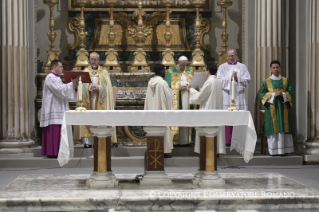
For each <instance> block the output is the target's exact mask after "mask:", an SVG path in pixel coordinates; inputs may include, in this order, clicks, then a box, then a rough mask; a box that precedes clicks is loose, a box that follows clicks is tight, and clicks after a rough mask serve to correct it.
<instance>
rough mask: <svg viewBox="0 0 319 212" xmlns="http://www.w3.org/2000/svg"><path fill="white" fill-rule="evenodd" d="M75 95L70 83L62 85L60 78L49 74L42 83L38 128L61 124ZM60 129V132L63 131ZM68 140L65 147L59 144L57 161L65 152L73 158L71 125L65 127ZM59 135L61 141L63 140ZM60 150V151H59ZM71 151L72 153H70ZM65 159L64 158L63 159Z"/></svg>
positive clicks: (75, 97) (74, 99) (75, 98)
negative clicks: (68, 143)
mask: <svg viewBox="0 0 319 212" xmlns="http://www.w3.org/2000/svg"><path fill="white" fill-rule="evenodd" d="M76 94H77V93H76V92H75V91H74V90H73V84H72V82H70V83H68V84H64V83H63V82H62V80H61V78H60V76H55V75H54V74H52V73H49V74H48V75H47V76H46V78H45V81H44V86H43V95H42V107H41V118H40V127H47V126H48V125H51V124H61V125H62V121H63V116H64V112H66V111H68V110H69V101H76V100H77V95H76ZM63 130H64V129H63V127H61V131H63ZM65 130H67V134H68V140H70V141H72V142H70V143H71V144H70V145H68V146H65V145H64V143H63V142H61V145H60V150H59V155H58V160H59V158H61V155H63V152H67V154H68V157H73V136H72V128H71V125H68V126H66V129H65ZM62 137H63V135H61V140H64V139H65V138H64V139H63V138H62ZM61 149H62V151H61ZM70 149H72V151H70ZM63 158H65V157H63Z"/></svg>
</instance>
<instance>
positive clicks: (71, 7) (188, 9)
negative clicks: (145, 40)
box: [68, 0, 213, 12]
mask: <svg viewBox="0 0 319 212" xmlns="http://www.w3.org/2000/svg"><path fill="white" fill-rule="evenodd" d="M212 4H213V1H212V0H206V5H205V6H203V7H202V8H200V9H199V11H200V12H211V11H212V7H213V6H212ZM155 7H156V11H160V12H165V11H166V8H165V7H164V6H161V7H159V6H152V7H151V6H145V7H143V11H145V12H154V8H155ZM136 9H137V7H133V6H125V7H115V8H114V12H124V11H125V12H133V11H135V10H136ZM68 11H79V12H80V11H81V9H80V7H78V6H76V5H74V0H68ZM84 11H95V12H102V11H109V7H108V6H103V5H96V6H95V7H93V6H91V7H86V8H84ZM171 11H172V12H196V8H195V7H192V6H181V5H180V6H172V7H171Z"/></svg>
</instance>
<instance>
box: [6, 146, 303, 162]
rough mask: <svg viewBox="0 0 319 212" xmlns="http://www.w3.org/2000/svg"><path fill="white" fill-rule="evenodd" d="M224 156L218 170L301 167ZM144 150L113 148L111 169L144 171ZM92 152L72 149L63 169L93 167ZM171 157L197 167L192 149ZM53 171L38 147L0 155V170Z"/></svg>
mask: <svg viewBox="0 0 319 212" xmlns="http://www.w3.org/2000/svg"><path fill="white" fill-rule="evenodd" d="M226 150H227V154H226V155H220V156H219V158H218V160H217V164H218V166H287V165H288V166H289V165H292V166H295V165H302V164H303V158H302V156H300V155H293V156H285V157H279V156H278V157H272V156H268V155H260V154H258V153H256V154H255V155H254V157H253V159H251V160H250V161H249V163H245V161H244V159H243V157H242V156H241V155H239V154H238V153H237V152H236V151H235V150H233V151H231V152H230V151H229V147H227V148H226ZM145 151H146V146H119V147H112V166H113V167H143V166H144V153H145ZM92 155H93V149H91V148H83V146H82V145H78V146H76V147H75V151H74V158H72V159H71V160H70V162H69V163H68V164H67V165H65V167H68V168H71V167H77V168H79V167H82V168H84V167H93V156H92ZM172 155H173V157H172V158H167V159H165V166H167V167H191V166H198V164H199V158H198V154H197V153H194V147H175V148H174V150H173V152H172ZM36 167H39V168H55V167H60V166H59V163H58V161H57V160H56V159H49V158H46V157H43V156H41V147H37V148H35V150H34V153H33V154H32V153H24V154H10V155H9V154H0V168H36Z"/></svg>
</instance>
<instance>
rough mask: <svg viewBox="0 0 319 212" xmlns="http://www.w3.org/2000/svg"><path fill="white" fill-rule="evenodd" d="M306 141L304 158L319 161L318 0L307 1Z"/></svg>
mask: <svg viewBox="0 0 319 212" xmlns="http://www.w3.org/2000/svg"><path fill="white" fill-rule="evenodd" d="M307 3H308V5H307V7H308V17H307V18H308V23H309V26H308V43H307V47H308V89H307V90H308V104H307V105H308V132H307V134H308V142H306V143H305V147H306V149H304V151H303V152H304V153H305V155H304V160H305V161H306V162H307V163H311V162H318V161H319V97H318V94H319V73H318V70H319V54H318V50H319V26H318V24H319V14H318V13H319V0H309V1H308V2H307Z"/></svg>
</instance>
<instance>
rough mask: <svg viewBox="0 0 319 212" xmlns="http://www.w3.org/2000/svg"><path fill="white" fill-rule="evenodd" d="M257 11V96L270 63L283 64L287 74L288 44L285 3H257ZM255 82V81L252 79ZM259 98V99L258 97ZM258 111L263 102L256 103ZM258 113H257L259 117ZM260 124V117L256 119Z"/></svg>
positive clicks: (267, 1)
mask: <svg viewBox="0 0 319 212" xmlns="http://www.w3.org/2000/svg"><path fill="white" fill-rule="evenodd" d="M255 4H256V7H255V8H256V11H255V19H256V21H255V39H256V46H255V70H256V72H255V80H254V81H255V85H256V89H255V95H254V96H257V95H258V91H259V89H260V87H261V84H262V82H263V81H264V80H265V79H266V78H268V77H270V75H271V74H270V67H269V65H270V62H271V61H272V60H279V61H280V63H281V70H282V72H281V74H282V75H283V76H286V77H288V76H287V73H286V65H285V64H286V54H285V53H286V52H285V49H286V44H285V33H286V32H285V27H284V26H285V22H284V21H285V2H284V1H279V0H265V1H256V2H255ZM252 81H253V79H252ZM258 98H259V97H258ZM255 107H256V110H255V111H259V110H260V109H261V107H262V106H261V102H260V101H259V99H257V101H256V105H255ZM257 114H259V112H258V113H255V116H257ZM256 118H257V122H256V123H259V118H260V117H259V116H257V117H256ZM256 130H257V132H260V126H259V124H257V129H256Z"/></svg>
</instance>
